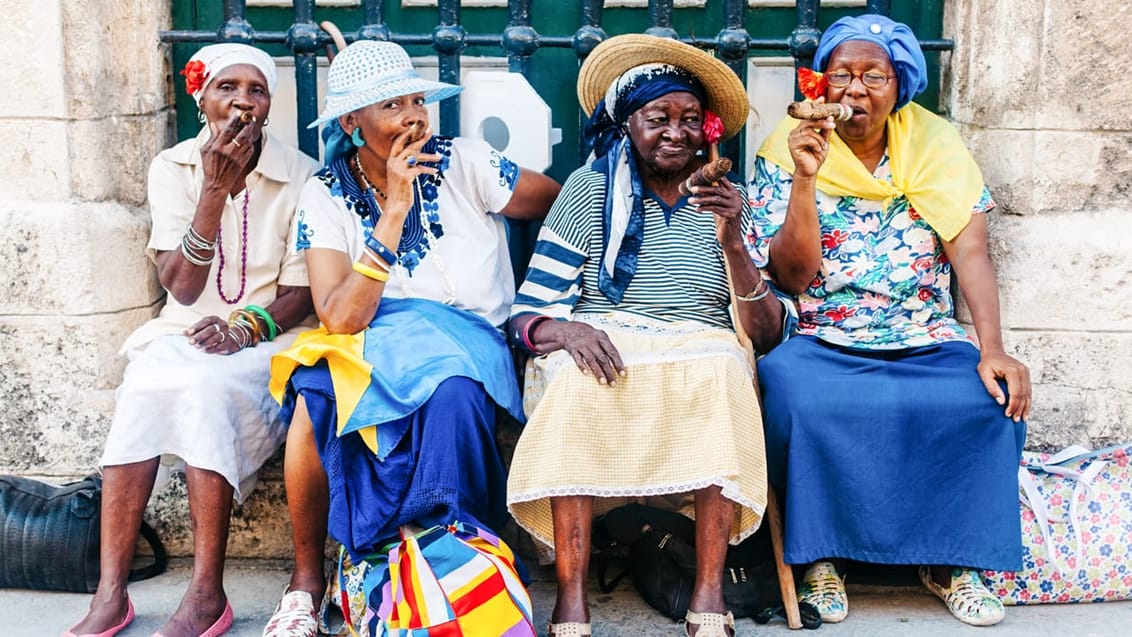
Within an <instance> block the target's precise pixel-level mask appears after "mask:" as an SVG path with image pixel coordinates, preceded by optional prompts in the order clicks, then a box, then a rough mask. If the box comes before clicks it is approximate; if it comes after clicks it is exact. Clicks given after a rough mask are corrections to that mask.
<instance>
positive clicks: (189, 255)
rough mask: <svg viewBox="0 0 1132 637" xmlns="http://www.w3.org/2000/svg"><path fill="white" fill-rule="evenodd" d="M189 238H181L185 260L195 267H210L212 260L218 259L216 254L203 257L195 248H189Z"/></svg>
mask: <svg viewBox="0 0 1132 637" xmlns="http://www.w3.org/2000/svg"><path fill="white" fill-rule="evenodd" d="M187 238H188V237H187V236H186V237H182V238H181V255H182V256H184V257H185V260H186V261H188V262H189V263H191V264H193V265H210V264H211V263H212V260H213V259H215V258H216V253H215V252H213V253H212V254H210V255H208V256H202V255H201V254H200V253H199V252H198V251H197V250H196V249H195V248H192V247H190V246H189V244H188V242H187Z"/></svg>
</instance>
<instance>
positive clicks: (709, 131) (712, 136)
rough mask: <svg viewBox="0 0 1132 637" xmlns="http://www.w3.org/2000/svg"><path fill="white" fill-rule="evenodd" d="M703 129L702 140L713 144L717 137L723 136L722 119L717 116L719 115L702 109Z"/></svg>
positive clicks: (717, 139)
mask: <svg viewBox="0 0 1132 637" xmlns="http://www.w3.org/2000/svg"><path fill="white" fill-rule="evenodd" d="M703 131H704V140H706V141H707V143H709V144H714V143H716V142H718V141H719V139H720V138H721V137H723V120H722V119H720V118H719V115H716V114H715V113H713V112H711V111H709V110H707V109H704V123H703Z"/></svg>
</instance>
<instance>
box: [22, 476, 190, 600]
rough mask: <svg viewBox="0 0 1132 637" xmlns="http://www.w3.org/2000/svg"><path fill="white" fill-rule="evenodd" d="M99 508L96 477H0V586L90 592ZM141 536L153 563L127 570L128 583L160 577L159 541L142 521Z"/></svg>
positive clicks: (99, 485)
mask: <svg viewBox="0 0 1132 637" xmlns="http://www.w3.org/2000/svg"><path fill="white" fill-rule="evenodd" d="M101 508H102V478H101V477H99V476H98V475H97V474H95V475H89V476H87V477H86V478H83V479H82V480H80V481H78V482H71V483H69V484H64V485H62V486H55V485H53V484H48V483H46V482H41V481H39V480H33V479H31V478H23V477H19V476H0V588H29V589H35V590H48V591H68V592H72V593H93V592H94V589H95V588H97V587H98V573H99V564H98V544H99V537H100V533H99V523H100V520H101ZM141 535H142V537H144V538H145V540H146V542H148V543H149V545H150V547H151V548H152V549H153V563H152V564H149V565H147V566H145V567H142V568H136V569H134V570H132V571H130V581H137V580H142V579H146V578H149V577H153V576H155V575H159V574H161V573H163V572H165V567H166V566H167V564H168V558H167V556H166V554H165V547H164V546H163V545H162V544H161V539H160V538H158V537H157V533H156V532H155V531H154V530H153V528H152V527H150V526H149V525H148V524H146V523H145V522H142V526H141Z"/></svg>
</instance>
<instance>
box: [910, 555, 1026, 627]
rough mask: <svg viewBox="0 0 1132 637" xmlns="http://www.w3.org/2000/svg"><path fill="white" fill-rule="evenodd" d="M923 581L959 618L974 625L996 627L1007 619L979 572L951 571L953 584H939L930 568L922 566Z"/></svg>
mask: <svg viewBox="0 0 1132 637" xmlns="http://www.w3.org/2000/svg"><path fill="white" fill-rule="evenodd" d="M920 581H921V582H923V583H924V586H925V587H927V589H928V590H929V591H931V592H933V593H935V595H936V597H938V598H940V599H942V600H943V603H945V604H947V610H949V611H951V614H952V615H954V616H955V618H956V619H958V620H959V621H961V622H963V623H964V624H970V625H972V626H993V625H995V624H997V623H998V622H1000V621H1002V618H1003V617H1005V616H1006V609H1005V608H1003V606H1002V600H1000V599H999V598H998V597H997V596H995V594H994V593H992V592H990V591H989V590H987V587H986V586H985V585H984V584H983V579H982V578H981V577H979V572H978V571H976V570H974V569H970V568H958V567H956V568H953V569H951V585H950V586H947V587H943V586H940V585H939V584H936V582H935V580H934V579H932V569H931V567H929V566H921V567H920Z"/></svg>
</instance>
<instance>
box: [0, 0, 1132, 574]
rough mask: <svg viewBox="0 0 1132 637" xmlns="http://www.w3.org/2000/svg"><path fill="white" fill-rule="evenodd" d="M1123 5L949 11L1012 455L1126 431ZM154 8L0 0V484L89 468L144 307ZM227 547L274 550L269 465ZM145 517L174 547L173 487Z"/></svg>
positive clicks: (1131, 365) (1128, 160) (1131, 86)
mask: <svg viewBox="0 0 1132 637" xmlns="http://www.w3.org/2000/svg"><path fill="white" fill-rule="evenodd" d="M1125 4H1126V3H1107V2H1096V1H1094V2H1075V3H1061V2H1053V1H1052V0H1044V1H1043V2H1037V3H1035V2H1032V1H1031V0H954V1H953V2H949V3H948V5H947V13H946V17H945V29H944V31H945V35H946V36H947V37H951V38H954V39H955V41H956V52H955V53H954V54H952V55H950V56H945V60H946V61H947V73H946V74H945V76H946V82H945V92H944V102H945V104H946V105H947V107H948V109H949V111H950V116H951V117H952V118H953V119H954V121H955V122H956V123H957V124H958V125H959V126H960V128H961V129H962V131H963V133H964V135H965V136H966V138H967V139H968V141H969V144H970V146H971V148H972V150H973V152H974V153H975V156H976V157H977V159H978V160H979V163H980V165H981V166H982V168H983V172H984V174H985V176H986V179H987V182H988V184H989V185H990V187H991V189H992V192H993V194H994V195H995V197H996V199H997V200H998V202H999V204H1000V207H999V210H998V212H997V213H996V214H994V215H993V216H992V219H993V222H992V228H991V252H992V255H993V257H994V259H995V262H996V265H997V268H998V274H999V280H1000V285H1001V288H1002V315H1003V325H1004V331H1005V336H1006V341H1007V344H1008V346H1009V347H1010V348H1012V349H1013V351H1014V352H1015V353H1016V354H1017V355H1018V356H1019V357H1020V358H1022V359H1023V360H1025V361H1026V362H1027V363H1029V364H1030V366H1031V369H1032V372H1033V377H1034V380H1035V384H1036V386H1035V391H1036V400H1035V412H1034V416H1033V418H1032V420H1031V438H1030V444H1031V446H1033V447H1045V448H1057V447H1062V446H1064V445H1066V444H1069V443H1081V444H1085V445H1087V446H1099V445H1103V444H1107V443H1111V442H1116V441H1124V440H1132V390H1129V389H1128V388H1129V386H1130V385H1132V308H1130V306H1129V305H1128V304H1127V303H1126V302H1125V300H1124V298H1123V297H1124V296H1125V294H1123V293H1124V292H1125V291H1126V290H1127V288H1128V287H1129V285H1130V284H1132V240H1130V239H1129V231H1130V230H1132V114H1130V113H1129V111H1128V110H1127V109H1126V107H1125V101H1126V100H1127V95H1129V94H1132V76H1130V75H1129V74H1128V72H1127V70H1128V68H1129V67H1130V62H1132V55H1130V54H1129V53H1128V46H1127V35H1126V34H1127V33H1129V32H1132V8H1129V7H1127V6H1124V5H1125ZM168 5H169V2H168V1H165V2H151V1H150V0H118V1H116V2H104V1H100V0H40V1H38V2H25V1H22V0H0V14H2V15H4V16H5V18H6V19H7V20H8V21H9V23H10V24H12V25H13V26H14V28H12V29H10V30H9V31H8V34H7V36H6V37H5V38H4V39H3V40H0V53H3V54H4V59H5V60H8V61H9V62H8V63H7V64H5V65H4V66H3V67H2V68H0V80H2V81H3V84H4V86H6V87H8V90H6V91H3V92H0V162H2V164H3V166H4V169H5V176H4V179H3V180H0V228H3V231H2V232H3V235H2V237H3V241H0V262H2V263H4V264H5V274H4V276H3V278H2V279H0V387H3V388H4V390H5V392H4V393H5V397H6V398H7V400H6V402H5V409H4V410H3V411H0V473H19V474H24V475H34V476H43V477H47V478H53V479H60V480H61V479H66V478H70V477H76V476H80V475H82V474H84V473H87V472H89V471H90V470H91V469H93V467H94V466H95V465H96V464H97V461H98V454H99V452H100V450H101V446H102V442H103V440H104V438H105V434H106V431H107V429H108V427H109V422H110V417H111V414H112V413H113V408H114V389H115V387H116V386H117V384H118V383H119V382H120V380H121V375H122V369H123V367H124V361H123V360H122V359H121V358H120V357H119V356H118V355H117V348H118V346H119V344H120V343H121V342H122V341H123V339H124V338H125V337H126V335H127V334H129V332H130V331H132V330H133V329H134V328H135V327H137V326H138V325H140V324H141V323H142V322H143V321H145V320H146V319H148V318H149V317H150V316H152V315H153V314H154V313H155V312H156V310H157V308H158V307H159V306H160V302H161V301H162V298H163V297H162V294H161V290H160V287H159V286H158V285H157V282H156V280H155V277H154V273H153V268H152V267H151V265H150V264H149V263H148V261H147V260H146V259H145V258H144V256H143V255H142V253H143V248H144V246H145V242H146V239H147V236H148V227H149V219H148V214H147V212H146V210H145V207H144V199H145V172H146V168H147V166H148V164H149V161H150V158H152V157H153V155H154V154H156V152H157V151H158V150H160V149H161V148H163V147H165V146H168V145H169V143H170V142H171V141H172V135H171V126H172V117H171V112H170V109H169V104H170V102H171V99H172V95H173V93H172V91H173V85H172V81H171V72H170V69H169V68H168V64H169V62H168V55H167V53H168V52H167V48H166V47H165V46H163V45H161V44H160V43H159V42H158V40H157V32H158V30H160V29H161V28H165V27H167V26H168V24H169V6H168ZM261 477H262V478H263V480H262V481H261V484H262V487H261V488H260V489H257V491H256V492H255V493H254V494H253V495H252V497H251V499H250V500H249V501H248V502H247V503H245V505H244V506H243V507H240V508H238V509H237V511H236V512H235V513H234V514H233V522H232V539H231V542H230V546H229V553H230V554H231V555H233V556H236V557H265V558H285V557H287V556H288V555H289V553H290V549H289V530H288V522H287V518H286V511H285V507H284V505H283V502H282V484H281V475H280V471H279V463H278V459H276V460H275V461H273V462H272V463H270V464H269V466H268V467H267V468H265V470H264V471H263V472H262V473H261ZM148 517H149V518H150V520H151V521H153V522H155V523H156V524H157V525H158V528H159V530H160V532H161V534H162V536H163V538H164V539H165V540H166V542H167V544H168V545H169V549H170V552H171V553H172V554H174V555H186V554H190V553H191V550H192V546H191V539H190V535H189V521H188V508H187V504H186V502H185V498H184V488H183V483H181V482H175V483H174V486H173V487H172V488H171V489H169V490H167V491H165V492H164V493H162V494H161V495H160V496H159V497H158V498H157V500H156V501H155V503H154V505H153V506H152V507H151V508H150V512H149V514H148Z"/></svg>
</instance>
